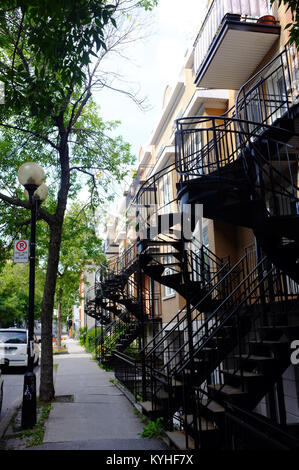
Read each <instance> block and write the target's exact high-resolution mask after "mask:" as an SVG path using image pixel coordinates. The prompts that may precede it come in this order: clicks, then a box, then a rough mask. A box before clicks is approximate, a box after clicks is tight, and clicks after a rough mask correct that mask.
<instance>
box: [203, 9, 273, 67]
mask: <svg viewBox="0 0 299 470" xmlns="http://www.w3.org/2000/svg"><path fill="white" fill-rule="evenodd" d="M269 3H270V2H268V1H267V0H214V1H213V2H212V3H211V6H210V8H209V10H208V12H207V15H206V17H205V20H204V22H203V24H202V27H201V28H200V31H199V33H198V36H197V38H196V40H195V44H194V48H195V57H194V64H195V70H196V71H197V70H198V69H199V67H200V65H201V64H202V62H203V60H204V58H205V56H206V54H207V52H208V50H209V48H210V46H211V44H212V41H213V39H214V37H215V36H216V34H217V32H218V30H219V27H220V26H221V23H222V20H223V18H224V16H225V15H227V14H232V15H240V16H241V19H242V20H243V21H250V22H252V21H256V20H257V19H258V18H260V17H261V16H264V15H268V14H271V13H272V10H271V7H270V6H269Z"/></svg>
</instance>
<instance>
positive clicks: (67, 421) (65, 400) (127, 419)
mask: <svg viewBox="0 0 299 470" xmlns="http://www.w3.org/2000/svg"><path fill="white" fill-rule="evenodd" d="M67 348H68V352H69V354H64V355H58V356H54V364H57V370H56V373H55V396H56V399H57V401H55V402H54V403H53V409H52V410H51V412H50V415H49V418H48V420H47V422H46V431H45V435H44V441H43V442H44V443H43V445H41V446H36V447H31V448H30V450H35V449H36V450H164V449H167V446H166V444H165V443H164V442H163V441H162V440H160V439H144V438H141V437H140V433H141V432H142V430H143V427H144V424H142V423H141V421H140V419H139V418H138V416H136V414H134V411H133V405H132V403H130V402H129V400H128V399H127V398H126V397H125V396H124V395H123V393H122V392H121V391H120V390H119V389H118V388H117V387H116V386H115V385H114V384H113V383H112V382H111V381H110V380H111V379H113V378H114V374H113V372H105V371H104V370H102V369H100V368H99V366H98V364H97V362H96V361H94V360H93V359H92V356H91V355H90V354H87V353H86V352H85V350H84V348H82V347H81V346H80V345H79V344H78V342H77V341H75V340H72V339H69V340H67Z"/></svg>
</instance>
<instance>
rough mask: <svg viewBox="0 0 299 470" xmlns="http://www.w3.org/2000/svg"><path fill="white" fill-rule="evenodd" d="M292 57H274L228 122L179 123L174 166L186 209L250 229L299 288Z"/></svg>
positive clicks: (298, 123)
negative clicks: (190, 206)
mask: <svg viewBox="0 0 299 470" xmlns="http://www.w3.org/2000/svg"><path fill="white" fill-rule="evenodd" d="M290 51H292V53H291V52H290ZM295 56H296V57H297V56H298V53H297V52H296V51H294V49H286V50H284V51H283V52H282V53H281V54H279V55H278V56H277V57H275V58H274V59H273V60H272V61H271V62H270V63H269V64H267V66H265V67H264V68H263V69H262V70H261V71H260V72H258V74H256V75H255V76H254V77H252V78H251V79H250V80H249V81H248V82H247V83H246V84H245V85H244V86H243V87H242V88H241V90H240V91H239V93H238V96H237V99H236V104H235V106H234V107H233V108H232V109H230V110H229V112H228V113H226V115H224V116H221V117H220V116H217V117H199V118H182V119H179V120H178V121H177V125H178V130H177V133H176V149H177V152H176V163H177V171H178V173H179V174H180V182H179V184H178V198H179V199H180V201H181V203H189V204H190V203H199V202H200V203H202V204H203V211H204V216H206V217H208V218H210V219H214V220H221V221H224V222H229V223H231V224H234V225H239V226H245V227H249V228H251V229H253V231H254V234H255V236H256V238H257V240H258V242H259V243H260V245H261V246H262V248H263V250H264V252H265V253H267V255H268V257H269V258H270V259H271V260H272V261H273V262H274V263H275V264H276V265H277V266H280V267H281V268H282V269H283V270H284V271H285V272H286V273H287V274H288V275H289V276H290V277H291V278H292V279H294V280H296V281H297V282H298V281H299V260H298V248H299V207H298V188H299V183H298V148H299V140H298V139H299V134H298V130H299V115H298V113H299V103H298V89H297V88H296V86H297V82H296V81H295V75H294V74H295V73H296V70H294V67H295V65H294V64H295V63H296V61H295V58H296V57H295ZM297 61H298V57H297ZM297 73H298V71H297ZM296 131H297V132H296Z"/></svg>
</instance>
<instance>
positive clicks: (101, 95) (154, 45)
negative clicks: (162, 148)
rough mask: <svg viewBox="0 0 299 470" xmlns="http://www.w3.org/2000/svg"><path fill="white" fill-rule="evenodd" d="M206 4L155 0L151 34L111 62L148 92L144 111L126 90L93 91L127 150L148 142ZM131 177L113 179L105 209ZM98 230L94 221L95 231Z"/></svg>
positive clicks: (112, 206) (136, 151) (204, 0)
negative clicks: (116, 124)
mask: <svg viewBox="0 0 299 470" xmlns="http://www.w3.org/2000/svg"><path fill="white" fill-rule="evenodd" d="M206 4H207V0H184V2H182V0H159V5H158V7H156V8H155V9H154V10H153V11H152V12H149V13H148V15H150V16H151V18H150V19H151V21H152V28H151V30H150V37H148V38H147V39H146V40H145V41H142V42H139V43H138V45H137V44H136V45H135V46H134V48H130V49H129V50H128V51H127V55H130V56H132V57H133V58H134V60H133V62H132V61H130V62H125V63H123V62H122V63H121V65H120V63H119V62H118V61H117V62H116V64H115V68H116V70H118V71H119V72H120V73H122V74H123V75H124V76H125V77H126V79H128V80H131V81H132V82H135V83H137V84H138V86H139V88H140V92H139V96H142V97H147V102H148V104H149V105H150V107H151V109H150V110H149V111H146V112H145V111H142V110H140V109H139V108H138V106H137V105H136V103H134V102H133V101H132V100H130V99H129V98H128V97H127V96H125V95H123V94H121V93H117V92H115V91H110V90H108V89H103V90H101V91H99V92H97V94H95V95H94V98H95V100H96V102H97V103H98V104H99V105H100V115H101V117H102V118H103V120H104V121H109V120H118V121H121V125H120V126H119V127H118V128H117V129H116V131H115V134H116V135H121V136H122V137H123V139H124V140H125V141H126V142H129V143H130V144H131V152H132V153H133V154H134V155H135V156H136V157H138V154H139V150H140V147H141V146H142V145H147V144H148V143H149V139H150V136H151V133H152V130H153V128H154V126H155V125H156V124H157V122H158V119H159V115H160V113H161V110H162V100H163V95H164V91H165V88H166V86H167V85H169V84H170V85H171V84H172V82H174V81H176V80H177V79H178V77H179V73H180V71H181V68H182V65H183V60H184V56H185V53H186V51H187V49H188V47H189V46H190V45H192V44H193V42H194V40H195V38H196V34H197V32H198V30H199V27H200V25H201V23H202V19H203V15H204V13H205V11H206ZM118 60H119V59H118ZM135 167H137V158H136V165H135ZM130 182H131V176H130V175H129V176H127V177H126V178H125V180H124V182H123V185H122V187H120V186H119V185H117V184H116V185H115V186H114V185H113V189H112V191H113V193H114V195H115V199H114V201H113V202H112V203H110V204H109V205H108V206H107V207H106V209H107V210H108V212H109V213H117V212H118V211H119V209H120V207H119V200H120V198H121V197H122V195H123V189H124V185H125V184H126V183H127V184H130ZM101 230H102V228H101V227H99V234H100V236H102V232H101Z"/></svg>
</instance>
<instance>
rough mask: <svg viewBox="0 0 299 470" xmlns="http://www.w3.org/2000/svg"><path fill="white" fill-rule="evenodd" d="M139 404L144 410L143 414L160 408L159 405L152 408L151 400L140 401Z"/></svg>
mask: <svg viewBox="0 0 299 470" xmlns="http://www.w3.org/2000/svg"><path fill="white" fill-rule="evenodd" d="M139 404H140V406H141V408H142V409H143V411H144V412H145V414H150V413H153V412H155V411H156V410H159V409H161V407H160V406H155V408H154V409H153V405H152V402H151V401H142V402H140V403H139Z"/></svg>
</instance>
